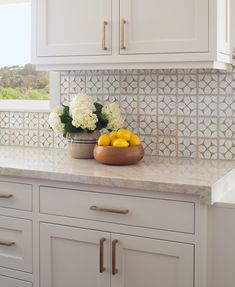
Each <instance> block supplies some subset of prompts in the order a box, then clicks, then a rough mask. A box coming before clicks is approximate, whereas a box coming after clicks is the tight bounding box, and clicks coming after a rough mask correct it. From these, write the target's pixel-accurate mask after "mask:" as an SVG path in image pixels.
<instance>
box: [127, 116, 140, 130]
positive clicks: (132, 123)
mask: <svg viewBox="0 0 235 287" xmlns="http://www.w3.org/2000/svg"><path fill="white" fill-rule="evenodd" d="M124 118H125V123H124V127H125V128H126V129H129V130H131V131H132V132H133V133H136V134H138V133H139V125H138V116H137V115H133V114H132V115H124Z"/></svg>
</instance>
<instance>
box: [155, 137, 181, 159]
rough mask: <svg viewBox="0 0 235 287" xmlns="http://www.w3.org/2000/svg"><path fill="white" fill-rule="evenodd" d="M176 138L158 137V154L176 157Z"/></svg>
mask: <svg viewBox="0 0 235 287" xmlns="http://www.w3.org/2000/svg"><path fill="white" fill-rule="evenodd" d="M176 154H177V150H176V138H174V137H171V138H170V137H158V155H159V156H165V157H176Z"/></svg>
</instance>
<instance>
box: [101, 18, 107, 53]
mask: <svg viewBox="0 0 235 287" xmlns="http://www.w3.org/2000/svg"><path fill="white" fill-rule="evenodd" d="M106 26H108V22H107V21H103V26H102V35H103V36H102V50H104V51H106V50H108V48H107V47H106Z"/></svg>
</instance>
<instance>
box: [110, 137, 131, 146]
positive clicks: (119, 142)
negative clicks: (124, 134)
mask: <svg viewBox="0 0 235 287" xmlns="http://www.w3.org/2000/svg"><path fill="white" fill-rule="evenodd" d="M113 146H114V147H128V146H129V144H128V142H127V141H126V140H125V139H116V140H115V141H114V142H113Z"/></svg>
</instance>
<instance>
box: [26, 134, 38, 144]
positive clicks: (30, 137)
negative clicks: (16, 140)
mask: <svg viewBox="0 0 235 287" xmlns="http://www.w3.org/2000/svg"><path fill="white" fill-rule="evenodd" d="M24 145H25V146H32V147H37V146H38V130H24Z"/></svg>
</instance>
